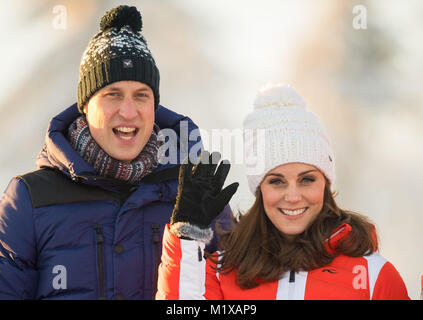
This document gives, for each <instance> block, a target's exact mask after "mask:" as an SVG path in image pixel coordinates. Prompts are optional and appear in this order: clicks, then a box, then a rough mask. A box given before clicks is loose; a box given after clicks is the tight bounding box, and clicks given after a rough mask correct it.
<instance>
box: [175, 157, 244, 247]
mask: <svg viewBox="0 0 423 320" xmlns="http://www.w3.org/2000/svg"><path fill="white" fill-rule="evenodd" d="M219 160H220V154H219V153H217V152H215V153H212V154H211V155H210V154H209V153H208V152H207V151H204V152H203V153H202V155H201V161H200V162H199V164H198V165H196V166H195V167H194V165H193V164H192V163H190V162H189V161H188V164H182V165H181V168H180V169H179V186H178V195H177V197H176V204H175V207H174V209H173V212H172V217H171V220H170V232H172V233H173V234H174V235H176V236H178V237H180V238H189V239H193V240H199V241H203V242H206V243H207V242H209V241H210V240H211V239H212V238H213V231H212V229H211V228H210V223H211V222H212V221H213V219H214V218H216V217H217V216H218V215H219V213H220V212H222V210H223V209H224V208H225V206H226V205H227V204H228V203H229V200H230V199H231V198H232V196H233V195H234V193H235V192H236V190H237V189H238V185H239V184H238V183H237V182H235V183H232V184H231V185H229V186H227V187H226V188H225V189H223V190H222V188H223V184H224V183H225V179H226V177H227V175H228V173H229V169H230V166H231V165H230V164H229V162H228V161H222V162H220V164H219V166H217V164H218V162H219ZM193 167H194V170H193ZM216 168H217V169H216Z"/></svg>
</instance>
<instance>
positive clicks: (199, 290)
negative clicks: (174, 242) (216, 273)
mask: <svg viewBox="0 0 423 320" xmlns="http://www.w3.org/2000/svg"><path fill="white" fill-rule="evenodd" d="M180 241H181V252H182V258H181V262H180V263H181V264H180V273H179V299H180V300H204V299H205V298H204V293H205V291H206V288H205V279H206V261H205V259H204V257H202V259H201V261H199V259H198V247H199V246H200V249H201V255H203V253H204V247H205V245H204V243H203V242H197V241H193V240H184V239H181V240H180Z"/></svg>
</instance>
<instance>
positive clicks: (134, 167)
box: [68, 115, 163, 184]
mask: <svg viewBox="0 0 423 320" xmlns="http://www.w3.org/2000/svg"><path fill="white" fill-rule="evenodd" d="M159 130H160V128H159V127H158V126H157V125H156V124H154V129H153V132H152V134H151V137H150V139H149V140H148V141H147V143H146V145H145V147H144V149H142V151H141V153H140V154H139V155H138V156H137V157H136V158H135V159H134V160H132V161H120V160H116V159H114V158H112V157H111V156H109V155H108V154H107V153H106V152H105V151H104V150H103V149H102V148H101V147H100V146H99V145H98V143H97V142H96V141H95V140H94V138H93V137H92V135H91V133H90V130H89V127H88V123H87V120H86V118H85V116H84V115H82V116H80V117H78V118H77V119H76V120H75V121H74V122H72V124H71V125H70V126H69V129H68V140H69V142H70V144H71V145H72V147H73V148H74V149H75V150H76V151H77V152H78V153H79V154H80V156H81V157H82V158H83V159H84V160H85V161H87V163H88V164H89V165H90V166H92V167H94V169H96V171H97V174H99V175H100V176H104V177H108V178H114V179H118V180H121V181H125V182H128V183H130V184H135V183H137V182H138V181H140V180H141V179H142V178H143V177H145V176H146V175H148V174H149V173H151V172H153V170H154V169H155V168H157V166H158V164H159V160H158V157H159V156H158V151H159V148H160V146H161V145H162V144H163V141H159V140H158V139H157V135H158V133H159Z"/></svg>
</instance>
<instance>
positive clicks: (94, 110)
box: [84, 81, 154, 161]
mask: <svg viewBox="0 0 423 320" xmlns="http://www.w3.org/2000/svg"><path fill="white" fill-rule="evenodd" d="M84 113H85V114H86V117H87V121H88V125H89V128H90V132H91V135H92V136H93V138H94V139H95V141H96V142H97V143H98V144H99V145H100V147H101V148H102V149H103V150H104V151H105V152H106V153H107V154H108V155H110V156H111V157H112V158H115V159H117V160H123V161H131V160H133V159H135V158H136V157H137V156H138V155H139V154H140V152H141V150H142V149H143V148H144V146H145V144H146V143H147V141H148V140H149V138H150V136H151V133H152V131H153V127H154V95H153V91H152V90H151V88H150V87H149V86H147V85H146V84H143V83H141V82H137V81H118V82H114V83H112V84H110V85H108V86H107V87H104V88H102V89H101V90H99V91H97V92H96V94H95V95H93V96H92V97H91V99H90V100H89V101H88V103H87V104H86V105H85V106H84Z"/></svg>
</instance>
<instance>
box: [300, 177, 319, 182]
mask: <svg viewBox="0 0 423 320" xmlns="http://www.w3.org/2000/svg"><path fill="white" fill-rule="evenodd" d="M314 181H316V179H314V178H313V177H304V178H302V179H301V182H304V183H312V182H314Z"/></svg>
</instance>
